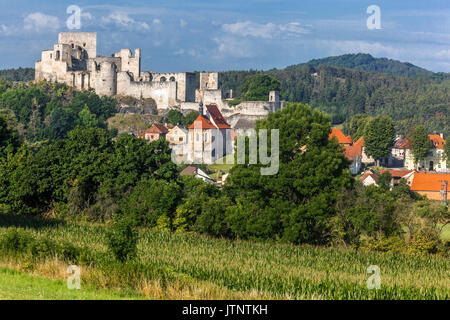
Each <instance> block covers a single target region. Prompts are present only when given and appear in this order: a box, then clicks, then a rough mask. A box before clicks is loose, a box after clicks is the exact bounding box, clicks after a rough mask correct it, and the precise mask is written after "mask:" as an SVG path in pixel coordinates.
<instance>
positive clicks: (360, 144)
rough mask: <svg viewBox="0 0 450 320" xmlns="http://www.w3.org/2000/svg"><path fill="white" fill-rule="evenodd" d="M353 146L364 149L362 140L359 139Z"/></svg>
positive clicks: (361, 138)
mask: <svg viewBox="0 0 450 320" xmlns="http://www.w3.org/2000/svg"><path fill="white" fill-rule="evenodd" d="M353 145H354V146H359V147H361V148H362V147H364V138H363V137H360V138H359V139H358V140H356V142H354V143H353Z"/></svg>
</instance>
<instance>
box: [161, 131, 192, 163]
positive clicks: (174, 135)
mask: <svg viewBox="0 0 450 320" xmlns="http://www.w3.org/2000/svg"><path fill="white" fill-rule="evenodd" d="M166 140H167V142H169V145H170V148H171V149H172V156H175V161H176V162H177V163H181V162H183V160H184V159H185V155H186V152H187V149H186V146H187V143H188V131H187V130H186V129H184V128H182V127H180V126H175V127H173V128H172V129H169V132H168V133H167V134H166Z"/></svg>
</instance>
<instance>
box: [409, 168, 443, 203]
mask: <svg viewBox="0 0 450 320" xmlns="http://www.w3.org/2000/svg"><path fill="white" fill-rule="evenodd" d="M449 181H450V174H449V173H433V172H415V173H414V174H412V175H411V177H410V178H409V179H408V182H409V184H410V186H411V190H412V191H415V192H417V193H419V194H421V195H424V196H426V197H427V198H428V199H430V200H444V197H445V199H446V191H447V185H448V182H449Z"/></svg>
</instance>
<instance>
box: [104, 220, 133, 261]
mask: <svg viewBox="0 0 450 320" xmlns="http://www.w3.org/2000/svg"><path fill="white" fill-rule="evenodd" d="M106 239H107V245H108V248H109V250H110V251H111V252H112V254H113V255H114V257H115V258H116V259H117V260H118V261H120V262H122V263H123V262H126V261H127V260H132V259H134V258H135V257H136V252H137V241H138V233H137V231H136V229H135V228H134V223H133V221H132V219H131V218H130V217H129V216H120V215H115V216H114V219H113V226H112V229H111V230H110V231H109V232H108V233H107V234H106Z"/></svg>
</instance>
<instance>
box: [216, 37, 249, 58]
mask: <svg viewBox="0 0 450 320" xmlns="http://www.w3.org/2000/svg"><path fill="white" fill-rule="evenodd" d="M213 40H214V42H216V43H217V44H218V47H217V54H216V55H215V56H214V58H216V59H220V58H224V57H234V58H251V57H254V56H255V50H254V48H253V46H252V44H251V43H249V41H246V40H245V39H242V38H235V37H220V38H214V39H213Z"/></svg>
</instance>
